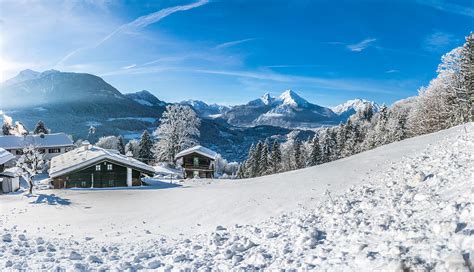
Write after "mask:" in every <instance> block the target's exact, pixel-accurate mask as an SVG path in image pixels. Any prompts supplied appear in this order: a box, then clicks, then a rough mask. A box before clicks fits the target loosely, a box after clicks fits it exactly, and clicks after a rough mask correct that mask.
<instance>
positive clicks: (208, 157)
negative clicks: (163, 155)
mask: <svg viewBox="0 0 474 272" xmlns="http://www.w3.org/2000/svg"><path fill="white" fill-rule="evenodd" d="M216 157H217V153H216V152H214V151H212V150H210V149H209V148H206V147H203V146H200V145H198V146H194V147H191V148H188V149H186V150H183V151H181V152H179V153H178V154H177V155H176V157H175V160H176V161H177V163H178V164H180V165H181V166H182V167H183V175H184V178H195V177H199V178H214V171H215V160H216Z"/></svg>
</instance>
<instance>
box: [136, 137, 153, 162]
mask: <svg viewBox="0 0 474 272" xmlns="http://www.w3.org/2000/svg"><path fill="white" fill-rule="evenodd" d="M153 145H154V141H153V139H152V138H151V135H150V133H148V130H145V131H143V133H142V136H141V138H140V142H139V144H138V158H139V160H141V161H143V162H145V163H148V162H150V161H152V160H153V158H154V156H153Z"/></svg>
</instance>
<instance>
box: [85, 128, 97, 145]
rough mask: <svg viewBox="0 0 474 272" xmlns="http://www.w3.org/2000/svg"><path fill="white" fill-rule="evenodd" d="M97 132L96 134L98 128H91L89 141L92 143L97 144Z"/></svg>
mask: <svg viewBox="0 0 474 272" xmlns="http://www.w3.org/2000/svg"><path fill="white" fill-rule="evenodd" d="M95 132H96V128H95V127H94V126H90V127H89V131H88V133H87V140H88V141H89V142H90V143H95V141H96V139H97V138H96V136H95Z"/></svg>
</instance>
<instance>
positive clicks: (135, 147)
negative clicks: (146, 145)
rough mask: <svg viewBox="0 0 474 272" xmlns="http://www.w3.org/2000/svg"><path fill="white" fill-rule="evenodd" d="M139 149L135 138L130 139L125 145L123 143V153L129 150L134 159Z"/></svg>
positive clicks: (137, 156) (137, 155)
mask: <svg viewBox="0 0 474 272" xmlns="http://www.w3.org/2000/svg"><path fill="white" fill-rule="evenodd" d="M139 151H140V147H139V143H138V141H137V140H134V139H132V140H130V141H128V143H127V145H125V154H127V153H129V152H130V153H131V154H132V155H133V157H134V158H135V159H138V158H139V154H138V153H139Z"/></svg>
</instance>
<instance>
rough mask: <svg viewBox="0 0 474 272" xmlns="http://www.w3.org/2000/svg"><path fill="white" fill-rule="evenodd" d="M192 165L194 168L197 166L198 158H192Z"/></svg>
mask: <svg viewBox="0 0 474 272" xmlns="http://www.w3.org/2000/svg"><path fill="white" fill-rule="evenodd" d="M193 164H194V166H199V158H198V157H194V158H193Z"/></svg>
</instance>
